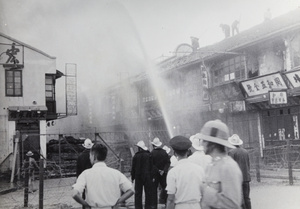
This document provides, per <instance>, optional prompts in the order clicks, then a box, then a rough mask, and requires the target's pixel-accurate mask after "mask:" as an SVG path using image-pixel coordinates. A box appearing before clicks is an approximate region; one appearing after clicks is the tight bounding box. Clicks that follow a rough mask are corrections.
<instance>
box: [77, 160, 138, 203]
mask: <svg viewBox="0 0 300 209" xmlns="http://www.w3.org/2000/svg"><path fill="white" fill-rule="evenodd" d="M73 189H74V190H76V191H78V192H79V193H82V192H83V190H84V189H85V192H86V202H87V203H88V204H89V205H90V206H91V207H111V206H113V205H115V204H116V202H117V201H118V199H119V198H120V196H121V191H123V192H126V191H127V190H129V189H132V184H131V182H130V181H129V180H128V179H127V177H126V176H125V175H124V174H122V173H121V172H120V171H118V170H116V169H113V168H109V167H107V166H106V164H105V163H104V162H98V163H96V164H94V165H93V167H92V168H90V169H87V170H85V171H83V172H82V173H81V174H80V175H79V177H78V179H77V181H76V183H75V184H74V185H73Z"/></svg>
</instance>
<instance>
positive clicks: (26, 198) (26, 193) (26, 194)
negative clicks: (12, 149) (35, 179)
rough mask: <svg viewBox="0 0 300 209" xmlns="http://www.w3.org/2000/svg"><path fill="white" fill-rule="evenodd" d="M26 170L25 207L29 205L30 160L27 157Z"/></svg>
mask: <svg viewBox="0 0 300 209" xmlns="http://www.w3.org/2000/svg"><path fill="white" fill-rule="evenodd" d="M24 172H25V184H24V186H25V188H24V207H28V183H29V161H28V159H27V158H26V160H25V163H24Z"/></svg>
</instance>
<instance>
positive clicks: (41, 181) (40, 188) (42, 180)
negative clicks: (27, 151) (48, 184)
mask: <svg viewBox="0 0 300 209" xmlns="http://www.w3.org/2000/svg"><path fill="white" fill-rule="evenodd" d="M39 174H40V177H39V178H40V183H39V209H43V200H44V159H40V172H39Z"/></svg>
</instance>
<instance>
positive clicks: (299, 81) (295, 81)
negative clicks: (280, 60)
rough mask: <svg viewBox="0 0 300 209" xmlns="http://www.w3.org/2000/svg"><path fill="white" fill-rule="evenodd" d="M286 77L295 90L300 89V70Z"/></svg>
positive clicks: (287, 74) (289, 73) (288, 73)
mask: <svg viewBox="0 0 300 209" xmlns="http://www.w3.org/2000/svg"><path fill="white" fill-rule="evenodd" d="M285 75H286V77H287V78H288V80H289V81H290V82H291V84H292V85H293V87H294V88H298V87H300V70H297V71H293V72H287V73H286V74H285Z"/></svg>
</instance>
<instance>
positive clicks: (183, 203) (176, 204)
mask: <svg viewBox="0 0 300 209" xmlns="http://www.w3.org/2000/svg"><path fill="white" fill-rule="evenodd" d="M170 146H171V147H172V148H173V150H174V153H175V155H176V157H177V159H178V163H177V164H176V166H175V167H173V168H172V169H171V170H170V171H169V173H168V176H167V188H166V190H167V192H168V199H167V207H166V209H174V208H175V209H200V208H201V206H200V200H201V196H202V195H201V185H202V184H203V182H204V171H203V168H202V167H201V166H199V165H197V164H195V163H193V162H191V161H190V160H188V158H187V155H188V150H189V148H190V147H191V146H192V142H191V141H190V140H189V139H188V138H186V137H184V136H175V137H173V138H172V139H171V140H170Z"/></svg>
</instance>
